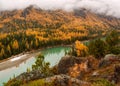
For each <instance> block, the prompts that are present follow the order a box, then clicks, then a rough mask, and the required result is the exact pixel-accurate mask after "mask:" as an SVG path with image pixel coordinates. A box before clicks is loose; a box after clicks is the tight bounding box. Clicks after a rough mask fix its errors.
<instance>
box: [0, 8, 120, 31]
mask: <svg viewBox="0 0 120 86" xmlns="http://www.w3.org/2000/svg"><path fill="white" fill-rule="evenodd" d="M0 15H1V16H0V31H1V32H9V31H13V30H14V31H16V30H17V31H18V30H21V29H29V28H44V29H46V28H49V29H63V30H64V29H71V30H73V29H90V30H94V29H95V30H96V29H98V30H108V28H118V27H119V24H120V20H119V19H117V18H114V17H110V16H104V15H98V14H95V13H92V12H90V11H88V10H86V9H81V10H75V11H74V12H65V11H62V10H55V11H50V10H42V9H40V8H35V7H34V6H29V7H27V8H26V9H24V10H14V11H4V12H1V13H0Z"/></svg>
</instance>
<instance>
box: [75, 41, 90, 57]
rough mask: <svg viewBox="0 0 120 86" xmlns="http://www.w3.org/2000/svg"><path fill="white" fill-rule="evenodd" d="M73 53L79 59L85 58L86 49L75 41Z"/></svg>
mask: <svg viewBox="0 0 120 86" xmlns="http://www.w3.org/2000/svg"><path fill="white" fill-rule="evenodd" d="M75 51H76V55H77V56H80V57H82V56H86V55H87V53H88V47H87V46H85V45H84V44H83V43H81V42H80V41H78V40H77V41H76V42H75Z"/></svg>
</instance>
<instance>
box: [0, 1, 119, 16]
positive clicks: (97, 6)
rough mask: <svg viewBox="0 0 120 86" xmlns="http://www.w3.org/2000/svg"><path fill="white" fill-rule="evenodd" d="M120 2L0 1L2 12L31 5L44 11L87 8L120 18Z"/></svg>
mask: <svg viewBox="0 0 120 86" xmlns="http://www.w3.org/2000/svg"><path fill="white" fill-rule="evenodd" d="M119 3H120V0H0V11H4V10H14V9H24V8H26V7H28V6H29V5H37V6H38V7H40V8H42V9H45V10H47V9H50V10H54V9H63V10H66V11H72V10H74V9H80V8H86V9H89V10H91V11H94V12H97V13H104V14H106V15H113V16H115V17H118V18H120V5H119Z"/></svg>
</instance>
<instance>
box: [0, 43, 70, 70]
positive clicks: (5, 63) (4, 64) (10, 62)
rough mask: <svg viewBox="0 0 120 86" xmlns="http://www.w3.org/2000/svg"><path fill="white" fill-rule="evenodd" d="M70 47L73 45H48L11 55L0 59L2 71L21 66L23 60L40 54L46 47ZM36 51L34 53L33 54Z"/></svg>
mask: <svg viewBox="0 0 120 86" xmlns="http://www.w3.org/2000/svg"><path fill="white" fill-rule="evenodd" d="M58 46H61V47H70V46H71V45H57V46H51V47H46V48H41V49H38V50H32V51H30V52H24V53H21V54H18V55H15V56H12V57H9V58H7V59H5V60H1V61H0V71H2V70H5V69H8V68H11V67H14V66H19V65H20V64H21V63H22V62H24V61H26V60H27V59H29V58H32V57H33V56H35V55H38V54H39V53H40V51H42V50H44V49H49V48H54V47H58ZM33 53H34V55H33Z"/></svg>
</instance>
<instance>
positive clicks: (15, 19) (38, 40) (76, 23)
mask: <svg viewBox="0 0 120 86" xmlns="http://www.w3.org/2000/svg"><path fill="white" fill-rule="evenodd" d="M119 25H120V20H119V19H117V18H115V17H111V16H105V15H100V14H95V13H92V12H90V11H89V10H86V9H80V10H74V12H65V11H62V10H54V11H52V10H42V9H40V8H38V7H35V6H29V7H27V8H26V9H23V10H13V11H3V12H0V51H1V52H0V59H5V58H8V57H10V56H12V55H15V54H18V53H21V52H24V51H30V50H33V49H38V48H41V47H46V46H55V45H61V44H71V43H73V42H75V41H76V40H88V39H92V38H95V37H102V36H105V35H106V34H107V33H108V32H109V31H111V29H118V30H119Z"/></svg>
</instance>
